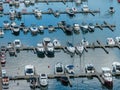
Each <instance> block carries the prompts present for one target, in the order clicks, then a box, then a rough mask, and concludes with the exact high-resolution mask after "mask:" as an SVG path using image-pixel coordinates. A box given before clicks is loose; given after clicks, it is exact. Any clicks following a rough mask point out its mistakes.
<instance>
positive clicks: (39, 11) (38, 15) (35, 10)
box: [33, 8, 42, 17]
mask: <svg viewBox="0 0 120 90" xmlns="http://www.w3.org/2000/svg"><path fill="white" fill-rule="evenodd" d="M33 12H34V14H35V16H36V17H41V16H42V12H41V10H39V9H38V8H36V9H34V10H33Z"/></svg>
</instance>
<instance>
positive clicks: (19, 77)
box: [9, 71, 120, 86]
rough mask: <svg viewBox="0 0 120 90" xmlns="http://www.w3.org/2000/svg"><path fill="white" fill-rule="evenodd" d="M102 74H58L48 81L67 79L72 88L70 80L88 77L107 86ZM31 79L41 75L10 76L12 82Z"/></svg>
mask: <svg viewBox="0 0 120 90" xmlns="http://www.w3.org/2000/svg"><path fill="white" fill-rule="evenodd" d="M112 75H113V76H120V73H117V74H112ZM101 76H102V73H98V72H96V71H95V73H79V74H61V75H56V74H48V79H57V78H61V77H67V78H68V80H69V84H70V86H72V83H71V81H70V78H88V77H93V78H97V79H98V80H99V81H100V83H101V84H102V85H105V83H104V82H105V81H104V79H103V78H102V77H101ZM31 77H35V78H39V75H33V76H24V75H23V76H10V77H9V79H10V80H28V79H29V78H31Z"/></svg>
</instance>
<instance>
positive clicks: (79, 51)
mask: <svg viewBox="0 0 120 90" xmlns="http://www.w3.org/2000/svg"><path fill="white" fill-rule="evenodd" d="M75 48H76V53H78V54H80V55H81V54H82V53H83V51H84V45H81V44H78V45H77V46H76V47H75Z"/></svg>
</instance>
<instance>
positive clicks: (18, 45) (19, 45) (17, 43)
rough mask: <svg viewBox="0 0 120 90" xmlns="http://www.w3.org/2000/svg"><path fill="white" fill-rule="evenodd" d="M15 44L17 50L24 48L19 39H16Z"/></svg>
mask: <svg viewBox="0 0 120 90" xmlns="http://www.w3.org/2000/svg"><path fill="white" fill-rule="evenodd" d="M13 44H14V46H15V48H16V49H20V47H21V46H22V43H21V41H20V40H19V39H15V40H14V41H13Z"/></svg>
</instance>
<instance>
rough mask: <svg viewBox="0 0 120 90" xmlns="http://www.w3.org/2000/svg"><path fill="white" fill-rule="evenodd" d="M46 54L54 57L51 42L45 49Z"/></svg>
mask: <svg viewBox="0 0 120 90" xmlns="http://www.w3.org/2000/svg"><path fill="white" fill-rule="evenodd" d="M46 54H47V55H54V46H53V43H52V42H49V43H48V44H47V47H46Z"/></svg>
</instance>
